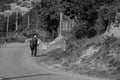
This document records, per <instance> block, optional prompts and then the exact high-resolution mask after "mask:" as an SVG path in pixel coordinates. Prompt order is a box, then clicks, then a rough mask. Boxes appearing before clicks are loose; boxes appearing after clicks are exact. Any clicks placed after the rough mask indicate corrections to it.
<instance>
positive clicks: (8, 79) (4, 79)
mask: <svg viewBox="0 0 120 80" xmlns="http://www.w3.org/2000/svg"><path fill="white" fill-rule="evenodd" d="M49 75H58V74H37V75H27V76H18V77H7V78H2V79H0V80H12V79H17V78H27V77H37V76H49Z"/></svg>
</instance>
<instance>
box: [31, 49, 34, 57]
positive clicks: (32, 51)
mask: <svg viewBox="0 0 120 80" xmlns="http://www.w3.org/2000/svg"><path fill="white" fill-rule="evenodd" d="M31 56H34V49H33V48H31Z"/></svg>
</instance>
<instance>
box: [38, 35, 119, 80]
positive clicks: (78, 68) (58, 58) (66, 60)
mask: <svg viewBox="0 0 120 80" xmlns="http://www.w3.org/2000/svg"><path fill="white" fill-rule="evenodd" d="M66 44H67V47H66V50H65V51H62V49H54V50H52V51H50V52H47V54H46V55H45V56H41V57H39V62H43V63H45V64H48V65H51V66H53V67H54V68H57V69H59V70H63V71H73V72H74V73H77V74H85V75H88V76H95V77H99V78H109V79H115V80H120V76H119V74H120V39H118V38H116V37H114V36H109V37H105V38H104V39H103V38H100V37H97V38H96V37H95V38H91V39H82V40H78V41H67V42H66ZM92 46H95V48H97V47H99V46H100V47H101V48H100V50H99V51H98V52H96V53H94V54H93V55H91V57H88V58H87V57H86V58H85V59H84V60H83V61H82V62H81V63H79V64H76V62H78V61H79V60H80V59H81V56H82V55H85V53H84V54H83V53H82V52H83V50H87V49H88V48H90V47H92ZM92 61H94V62H92ZM91 62H92V63H91ZM92 64H94V66H93V65H92ZM90 66H92V67H94V69H91V68H90ZM101 66H104V67H105V68H104V67H101Z"/></svg>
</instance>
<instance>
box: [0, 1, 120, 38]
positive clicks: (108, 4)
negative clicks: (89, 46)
mask: <svg viewBox="0 0 120 80" xmlns="http://www.w3.org/2000/svg"><path fill="white" fill-rule="evenodd" d="M11 2H17V0H4V1H3V0H2V1H1V2H0V11H5V10H8V9H10V6H9V5H8V4H9V3H11ZM119 3H120V2H119V0H42V1H41V2H37V3H33V9H31V11H29V12H28V13H27V14H25V15H24V16H20V15H19V20H18V22H19V30H20V32H22V31H24V30H26V29H27V25H28V24H27V16H28V15H29V16H30V29H34V28H38V29H42V30H45V31H47V32H48V33H50V35H51V36H53V37H56V36H57V28H58V27H59V21H60V20H59V19H60V18H59V16H60V15H59V12H62V13H63V14H64V15H65V16H69V17H70V19H75V17H76V18H77V21H78V22H77V23H78V24H76V29H74V30H73V32H74V36H76V38H78V39H80V38H82V37H94V36H96V35H99V34H102V33H104V32H105V30H106V29H107V27H108V25H109V24H110V23H111V22H112V21H114V18H115V15H116V13H117V7H119ZM14 16H15V14H13V15H11V16H10V24H9V25H10V26H11V30H10V31H14V27H13V26H15V22H14V21H15V19H14ZM1 18H2V19H3V18H5V17H1ZM1 18H0V19H1ZM5 20H6V19H4V20H3V21H2V22H0V25H2V26H0V29H1V30H2V29H3V28H5V25H6V21H5ZM3 26H4V27H3ZM3 31H4V30H3Z"/></svg>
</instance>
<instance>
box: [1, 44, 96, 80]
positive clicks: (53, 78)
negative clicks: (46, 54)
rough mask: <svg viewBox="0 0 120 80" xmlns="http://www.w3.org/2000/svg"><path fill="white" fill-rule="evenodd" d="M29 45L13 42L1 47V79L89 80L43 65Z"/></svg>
mask: <svg viewBox="0 0 120 80" xmlns="http://www.w3.org/2000/svg"><path fill="white" fill-rule="evenodd" d="M28 45H29V44H28V43H22V44H21V43H11V44H8V45H7V46H6V48H1V49H0V78H3V79H0V80H88V79H80V78H79V77H71V76H70V75H63V74H60V73H58V72H54V71H50V70H48V69H45V68H43V67H41V66H40V65H38V64H37V63H36V62H35V61H34V59H33V58H31V57H30V50H29V47H27V46H28ZM94 80H96V79H94Z"/></svg>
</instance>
